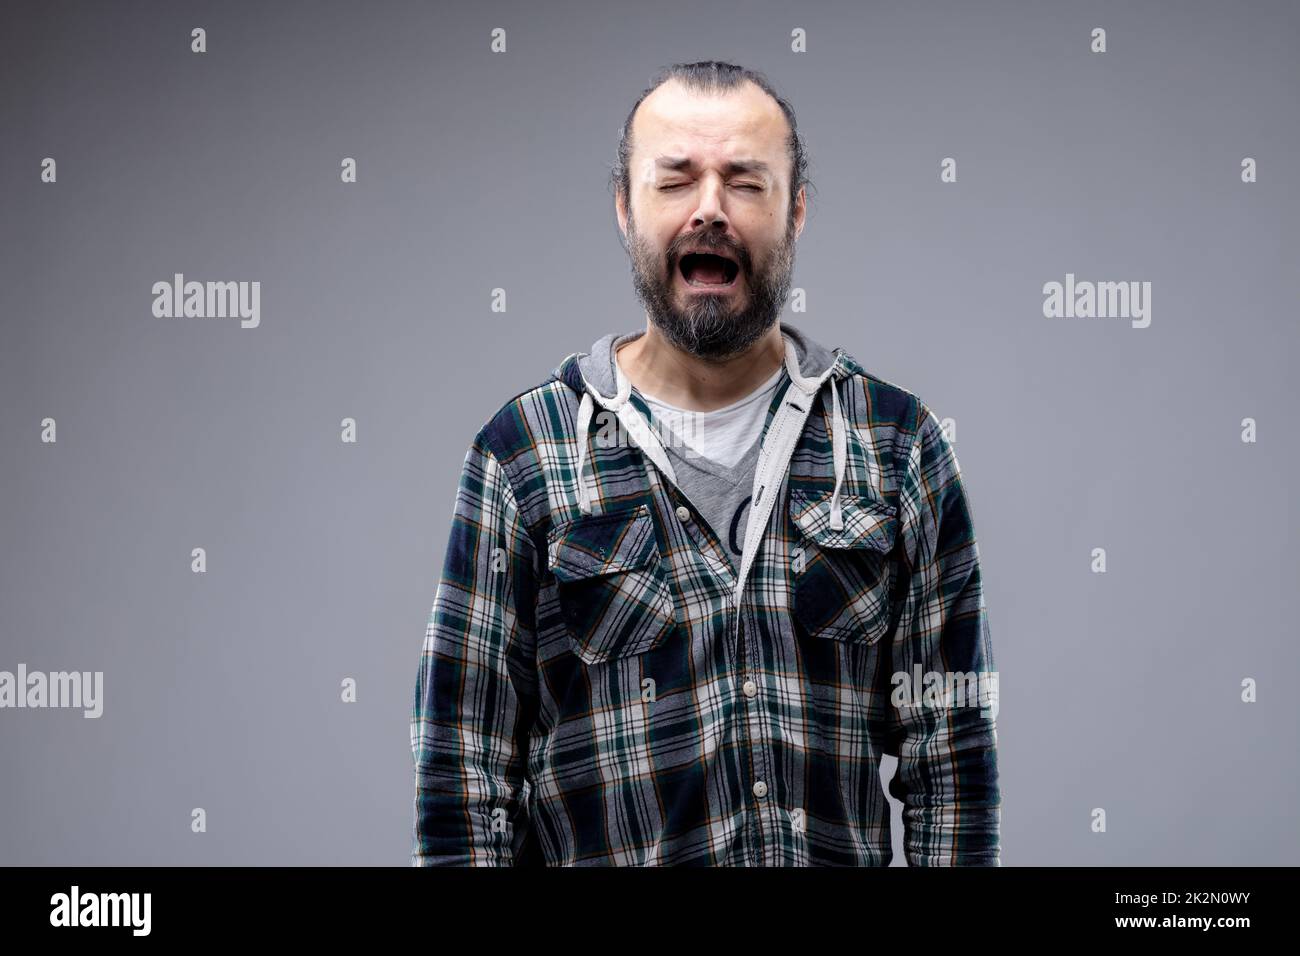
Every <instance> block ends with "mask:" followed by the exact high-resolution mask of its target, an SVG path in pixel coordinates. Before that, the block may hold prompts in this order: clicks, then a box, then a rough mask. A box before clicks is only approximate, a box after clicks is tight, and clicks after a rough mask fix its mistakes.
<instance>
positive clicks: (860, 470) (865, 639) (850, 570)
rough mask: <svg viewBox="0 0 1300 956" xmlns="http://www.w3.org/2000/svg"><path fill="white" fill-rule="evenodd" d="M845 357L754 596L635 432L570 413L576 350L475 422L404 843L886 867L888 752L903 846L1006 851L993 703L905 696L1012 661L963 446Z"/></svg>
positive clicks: (768, 536) (465, 856) (965, 858)
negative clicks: (837, 467)
mask: <svg viewBox="0 0 1300 956" xmlns="http://www.w3.org/2000/svg"><path fill="white" fill-rule="evenodd" d="M835 355H836V363H835V366H834V368H833V370H832V374H831V376H830V378H829V380H828V382H827V384H826V385H825V387H824V388H822V389H821V390H820V391H819V392H818V393H817V395H816V398H815V399H814V401H813V405H812V408H811V411H810V413H809V414H808V417H807V420H806V424H805V426H804V429H803V432H802V434H801V435H800V436H799V440H798V443H797V444H796V446H795V449H794V452H793V455H792V457H791V459H790V464H789V468H788V470H787V473H786V476H785V478H784V480H783V481H782V483H781V485H780V487H779V488H777V489H776V491H775V494H776V495H777V498H776V501H775V505H774V507H773V509H772V511H771V513H770V517H769V519H768V521H767V524H766V528H765V531H764V533H763V535H762V538H761V543H760V545H759V546H758V550H757V552H756V554H755V556H754V559H753V564H752V567H751V568H750V571H749V574H748V576H747V578H746V579H745V584H744V590H743V595H742V598H741V600H740V602H739V607H737V605H736V601H735V595H734V590H735V585H736V568H735V567H734V566H733V565H732V562H731V560H730V559H729V556H728V554H727V551H726V548H725V547H724V546H723V544H722V543H721V542H720V541H718V539H717V538H716V537H715V535H714V534H713V532H712V531H711V530H710V529H709V528H708V526H707V525H706V524H705V523H704V522H703V521H702V520H701V518H700V516H699V514H698V513H697V512H696V511H695V509H694V508H693V507H692V505H691V503H690V502H689V501H688V500H687V499H686V498H685V497H684V496H683V495H682V493H681V492H680V491H679V490H677V489H676V488H675V487H673V486H672V484H671V482H669V481H668V480H667V478H666V476H665V475H664V474H663V473H662V471H661V470H660V469H659V468H658V467H657V466H656V465H655V464H654V463H653V462H651V461H650V459H649V458H648V457H647V456H646V454H644V453H643V451H642V449H640V448H639V447H637V445H636V444H635V443H633V442H629V441H622V442H613V443H602V442H599V441H596V440H595V439H594V437H593V434H592V433H591V431H590V430H589V431H588V432H587V433H586V434H583V435H579V434H578V433H577V432H578V430H577V427H576V422H577V411H578V405H579V400H580V399H581V397H582V394H583V390H584V389H585V387H586V386H585V383H584V380H583V377H582V375H581V373H580V371H579V368H578V356H577V355H576V354H575V355H571V356H569V357H568V358H567V359H566V360H565V361H564V362H563V363H562V364H561V365H560V366H559V367H558V368H557V369H556V370H555V371H554V372H553V373H552V376H551V377H550V378H549V379H548V380H547V381H546V382H545V383H543V384H541V385H539V386H537V387H536V388H533V389H531V390H529V391H527V392H524V393H523V394H521V395H518V396H517V397H515V398H514V399H512V400H511V401H510V402H508V403H506V404H505V406H504V407H502V408H501V409H500V411H499V412H497V413H496V414H495V415H494V416H493V417H492V419H491V420H490V421H489V422H488V423H487V424H485V425H484V426H483V428H482V429H480V431H479V432H478V434H477V435H475V437H474V439H473V442H472V444H471V445H470V448H469V451H468V453H467V455H466V456H465V461H464V466H463V469H462V472H461V476H460V482H459V489H458V492H457V495H456V502H455V511H454V516H453V521H452V526H451V531H450V537H449V541H448V543H447V548H446V553H445V559H444V564H443V568H442V575H441V578H440V580H439V581H438V584H437V590H436V595H435V598H434V603H433V608H432V611H431V614H430V616H429V622H428V629H427V632H426V636H425V642H424V647H423V652H422V655H421V660H420V667H419V673H418V678H417V681H416V686H415V695H414V707H413V710H412V715H411V747H412V751H413V755H414V760H415V780H416V796H415V804H414V809H415V825H414V832H413V849H412V857H411V860H412V864H413V865H469V866H508V865H578V866H593V865H705V866H707V865H726V866H883V865H887V864H888V863H889V862H890V859H891V848H890V843H891V841H890V823H889V806H888V801H887V800H886V798H885V795H884V793H883V792H882V789H881V785H880V782H879V761H880V758H881V756H882V755H883V754H886V753H889V754H895V755H897V757H898V770H897V772H896V774H895V776H894V778H893V779H892V781H891V782H890V784H889V790H890V793H891V794H892V795H893V796H895V797H896V798H897V799H899V800H901V801H902V803H903V807H904V810H903V822H904V826H905V832H904V839H903V845H904V848H905V851H906V858H907V861H908V863H909V864H911V865H942V866H947V865H998V863H999V814H1000V807H1001V799H1000V793H999V788H998V776H997V749H996V748H997V745H996V731H995V727H994V720H993V719H992V714H994V713H995V712H996V711H995V710H994V711H992V712H991V711H990V710H989V709H988V708H987V706H986V705H987V703H988V700H987V698H985V699H984V700H982V701H979V702H975V701H968V702H966V703H965V704H964V705H958V704H955V703H954V702H953V701H952V700H951V699H949V700H938V701H936V700H934V699H930V700H929V701H928V702H927V701H925V700H919V698H920V697H921V695H920V693H919V688H916V693H915V697H914V698H913V700H912V701H911V702H906V701H905V702H902V703H900V702H899V701H898V700H896V694H897V688H898V686H900V682H903V683H904V684H906V683H908V682H910V683H911V684H912V685H913V686H914V685H915V684H916V681H915V680H913V678H914V676H915V677H920V676H921V675H923V674H924V675H929V674H931V673H937V674H940V675H954V674H955V675H959V676H958V680H960V679H961V677H962V676H965V677H966V679H968V680H970V679H973V678H974V677H978V678H979V679H980V680H981V681H985V680H986V679H987V678H989V677H990V675H991V676H992V677H994V678H995V677H996V673H995V672H994V671H993V656H992V648H991V645H990V641H989V633H988V622H987V614H986V610H985V606H984V599H983V593H982V589H981V577H980V566H979V552H978V548H977V546H976V542H975V535H974V529H973V525H972V521H971V514H970V508H969V503H968V501H967V497H966V494H965V491H964V488H963V485H962V481H961V476H960V473H959V470H958V465H957V460H956V458H955V456H954V454H953V450H952V447H951V445H950V444H949V442H948V441H947V439H946V437H945V436H944V434H943V432H942V430H941V428H940V425H939V423H938V421H937V420H936V419H935V417H934V415H933V414H932V413H931V412H930V410H929V409H928V408H927V407H926V406H925V405H924V404H923V403H922V402H920V400H919V399H918V398H916V397H915V396H914V395H912V394H910V393H909V392H907V391H906V390H904V389H901V388H899V387H897V386H895V385H892V384H890V383H888V382H885V381H883V380H881V379H878V378H876V377H874V376H872V375H870V374H868V373H867V372H866V371H865V370H864V369H863V368H862V367H861V366H860V365H858V363H857V362H856V361H855V360H854V359H853V358H851V357H850V356H849V355H848V354H847V353H845V352H844V351H842V350H837V351H836V353H835ZM789 383H790V378H789V376H788V375H787V374H786V372H785V371H783V372H782V380H781V384H780V385H779V386H778V388H777V392H776V396H775V397H774V398H773V401H772V404H771V407H770V408H769V410H768V418H767V424H770V423H771V421H772V419H773V416H774V415H775V414H776V412H777V410H778V408H779V406H780V404H781V402H782V400H783V395H784V394H785V392H786V386H787V385H789ZM831 388H834V389H836V390H837V392H838V402H839V409H840V410H842V414H843V416H844V421H845V423H846V426H847V427H846V429H845V454H846V468H845V471H844V483H843V486H842V488H841V495H840V506H841V515H842V519H843V520H842V527H840V528H835V527H834V526H833V525H832V523H831V522H830V520H829V513H830V509H829V505H830V497H831V492H832V490H833V484H834V479H833V477H832V464H833V458H832V442H831V416H832V414H833V413H834V412H835V410H834V409H833V408H832V402H831V400H830V395H829V393H830V390H831ZM630 400H631V402H632V403H633V405H634V406H635V407H636V408H637V410H638V411H639V412H640V413H641V414H642V415H643V416H644V417H645V418H646V419H647V421H649V422H650V423H651V424H653V421H652V419H651V413H650V409H649V407H648V406H647V405H646V404H645V403H644V401H642V400H641V398H640V396H639V394H638V393H637V392H635V391H633V392H632V396H631V399H630ZM592 427H593V428H594V424H593V426H592ZM766 427H767V426H766V425H765V438H766ZM579 440H582V441H584V442H588V444H587V452H586V455H587V460H588V465H587V471H586V473H587V481H588V483H589V492H590V496H591V498H590V500H591V507H590V513H589V514H587V513H583V511H582V510H581V509H580V508H579V504H578V501H579V496H578V487H577V471H576V461H577V458H578V442H579ZM772 493H773V492H771V491H770V490H769V491H766V492H764V494H765V495H766V494H772ZM904 678H905V680H904Z"/></svg>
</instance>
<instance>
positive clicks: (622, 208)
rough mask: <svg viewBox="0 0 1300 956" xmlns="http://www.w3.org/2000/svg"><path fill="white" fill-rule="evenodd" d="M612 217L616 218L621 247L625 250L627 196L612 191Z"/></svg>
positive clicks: (617, 189)
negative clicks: (621, 242)
mask: <svg viewBox="0 0 1300 956" xmlns="http://www.w3.org/2000/svg"><path fill="white" fill-rule="evenodd" d="M614 215H615V216H617V217H618V231H619V232H620V233H622V234H623V247H624V248H627V195H626V194H625V193H624V192H623V190H622V189H619V188H617V187H616V188H615V189H614Z"/></svg>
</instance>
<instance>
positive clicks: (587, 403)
mask: <svg viewBox="0 0 1300 956" xmlns="http://www.w3.org/2000/svg"><path fill="white" fill-rule="evenodd" d="M780 328H781V334H782V337H783V338H784V339H785V344H786V349H785V374H784V375H783V376H782V377H781V382H782V383H784V385H785V389H784V391H783V393H782V395H783V399H782V400H783V401H784V396H785V394H787V393H788V392H789V390H790V389H796V390H798V391H800V392H802V393H803V394H804V396H805V397H806V398H808V399H812V398H813V396H814V395H816V394H817V392H818V391H820V390H821V389H822V388H823V387H826V388H828V389H829V391H830V393H831V401H830V406H831V444H832V448H833V454H832V456H831V457H832V460H833V467H834V470H835V490H834V492H833V494H832V495H831V527H832V528H834V529H836V530H839V529H841V528H842V527H843V523H842V517H841V513H840V488H841V486H842V484H843V482H844V470H845V459H846V451H845V447H846V446H845V424H844V415H843V413H842V412H841V410H840V397H839V389H838V388H837V387H835V386H836V383H838V382H839V381H840V380H842V379H843V378H845V377H847V376H849V375H851V374H853V372H854V371H857V370H858V365H857V363H856V362H855V361H854V360H853V359H852V358H851V357H850V356H849V355H848V354H847V353H845V352H844V350H843V349H838V348H837V349H833V350H832V349H828V348H826V347H825V346H824V345H822V344H820V343H819V342H816V341H814V340H813V339H812V338H811V337H810V336H808V335H807V334H805V333H804V332H803V331H801V330H800V329H798V328H796V327H795V326H793V325H790V324H788V323H786V322H781V323H780ZM643 334H645V330H644V329H638V330H636V331H631V332H610V333H608V334H606V335H603V336H601V337H600V338H598V339H597V340H596V341H595V342H594V343H592V346H591V350H590V351H588V352H575V353H573V354H571V355H569V356H568V357H567V358H566V359H565V360H564V361H563V362H561V363H560V365H559V366H558V367H557V368H556V369H555V370H554V371H553V372H552V373H551V377H552V378H553V379H556V380H558V381H561V382H564V383H565V384H567V385H568V386H569V387H570V388H572V389H573V390H574V391H575V392H578V393H579V394H581V396H582V399H581V402H580V403H579V406H578V422H577V425H578V433H577V439H578V463H577V469H576V472H575V473H576V475H577V480H578V507H579V509H580V510H581V511H582V513H583V514H590V513H591V494H590V489H589V488H588V482H587V479H586V472H587V470H588V469H589V464H590V463H589V460H588V448H589V445H590V438H591V436H590V432H591V420H592V415H593V412H594V410H595V406H596V405H597V404H599V405H600V406H601V407H602V408H605V409H607V410H608V411H610V412H613V413H614V414H615V415H616V416H617V417H618V419H619V421H620V422H621V423H622V425H623V427H624V428H626V430H627V434H628V435H629V436H630V437H631V438H632V440H633V441H635V442H636V444H637V445H638V446H639V447H640V448H641V449H642V450H643V451H644V452H645V453H646V455H647V456H648V457H649V458H650V459H651V460H652V461H653V462H654V463H655V464H656V465H658V466H659V468H660V469H661V470H662V471H663V472H664V473H665V474H666V475H667V476H668V478H669V480H671V481H672V482H673V483H674V484H676V481H677V478H676V475H675V473H674V472H673V467H672V462H671V461H670V460H669V459H668V456H667V454H666V453H665V452H664V450H663V446H662V445H661V444H660V442H659V440H658V437H657V436H655V435H654V433H653V430H652V429H651V428H650V427H649V424H648V423H647V422H646V420H645V418H644V416H643V415H642V413H641V411H640V410H639V409H638V408H637V407H636V406H635V404H634V403H633V402H632V401H631V400H630V395H631V384H630V383H629V382H628V381H627V379H626V378H623V377H621V376H616V375H615V370H614V361H613V355H614V350H615V349H616V348H617V347H618V346H620V345H622V344H623V343H624V342H626V341H631V340H632V339H635V338H637V337H638V336H640V335H643ZM778 388H781V385H778ZM766 443H767V437H766V436H765V437H764V444H766ZM762 457H763V456H761V455H760V461H762Z"/></svg>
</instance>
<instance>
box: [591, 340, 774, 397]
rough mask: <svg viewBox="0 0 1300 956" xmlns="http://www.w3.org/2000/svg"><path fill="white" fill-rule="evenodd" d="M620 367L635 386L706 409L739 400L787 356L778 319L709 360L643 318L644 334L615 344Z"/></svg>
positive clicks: (616, 357)
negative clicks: (739, 347) (731, 351)
mask: <svg viewBox="0 0 1300 956" xmlns="http://www.w3.org/2000/svg"><path fill="white" fill-rule="evenodd" d="M615 361H616V362H618V366H619V368H621V369H622V370H623V374H624V375H626V376H627V378H628V381H630V382H631V383H632V384H633V385H634V386H636V388H637V389H638V390H639V391H641V392H644V393H645V394H647V395H653V396H654V397H655V398H657V399H659V400H660V401H662V402H666V403H668V404H669V405H675V406H677V407H678V408H684V409H688V410H690V411H695V412H709V411H713V410H714V409H716V408H723V407H725V406H727V405H730V404H732V403H733V402H738V401H740V399H742V398H744V397H745V396H746V395H748V394H749V393H750V392H752V391H753V390H754V389H756V388H758V386H760V385H762V384H763V382H765V381H766V380H767V379H768V378H769V377H771V375H772V373H773V372H775V371H776V370H777V369H778V368H780V367H781V364H782V363H783V362H784V361H785V339H784V338H782V336H781V323H780V322H774V323H773V324H772V327H771V328H770V329H768V330H767V332H766V333H765V334H764V335H763V337H762V338H760V339H759V340H758V341H757V342H755V343H754V344H753V345H752V346H750V347H749V348H748V349H746V350H745V351H744V352H742V353H740V354H739V355H735V356H732V357H731V358H729V359H724V360H723V361H721V362H712V361H708V360H705V359H702V358H700V357H699V356H696V355H691V354H690V353H688V352H683V351H682V350H680V349H678V348H677V347H676V346H674V345H672V344H671V343H670V342H669V341H668V340H667V339H665V338H664V337H663V336H662V335H661V334H660V333H659V330H658V329H657V328H655V326H654V324H653V323H651V322H649V320H647V322H646V330H645V334H644V335H639V336H637V337H636V338H635V339H633V340H632V341H631V342H628V343H627V344H626V345H624V346H622V347H621V348H619V350H618V352H617V353H616V355H615Z"/></svg>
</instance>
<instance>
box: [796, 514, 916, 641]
mask: <svg viewBox="0 0 1300 956" xmlns="http://www.w3.org/2000/svg"><path fill="white" fill-rule="evenodd" d="M840 505H841V513H842V516H843V518H844V527H843V528H842V529H840V530H835V529H833V528H831V526H830V495H829V494H823V493H820V492H808V491H802V490H799V489H792V490H791V492H790V519H791V520H792V521H793V522H794V526H795V528H796V529H797V531H798V534H797V535H796V536H795V542H794V551H793V553H792V554H791V556H790V573H791V577H792V580H793V587H792V595H791V600H792V603H793V610H794V615H795V618H796V620H797V621H798V623H799V624H800V625H801V626H802V628H803V629H804V630H805V631H806V632H807V633H808V634H809V635H811V636H813V637H819V638H829V639H831V640H836V641H845V642H849V643H861V644H874V643H876V642H877V641H878V640H880V638H881V637H883V636H884V635H885V633H886V632H887V631H888V630H889V625H890V617H891V613H890V612H891V611H892V607H891V599H890V593H891V591H892V588H893V584H894V577H895V574H896V573H897V572H896V569H895V563H894V561H893V560H892V559H891V557H890V553H891V552H892V551H893V549H894V543H895V541H896V540H897V538H898V514H897V512H896V511H895V509H894V508H892V507H891V506H890V505H889V504H888V502H886V501H884V500H881V499H877V498H871V497H861V496H854V495H846V496H842V497H841V499H840Z"/></svg>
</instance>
